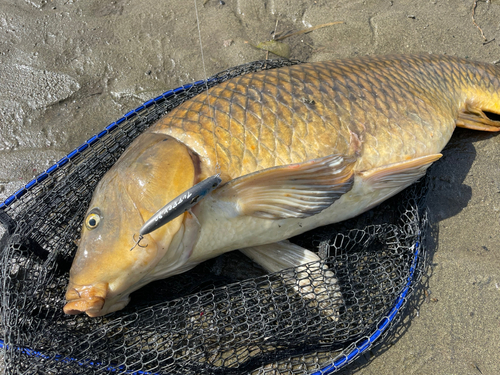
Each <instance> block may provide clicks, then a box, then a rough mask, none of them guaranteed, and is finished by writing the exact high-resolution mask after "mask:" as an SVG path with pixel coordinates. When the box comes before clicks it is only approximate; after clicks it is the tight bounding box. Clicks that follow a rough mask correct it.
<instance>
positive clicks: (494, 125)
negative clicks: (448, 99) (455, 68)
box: [456, 63, 500, 132]
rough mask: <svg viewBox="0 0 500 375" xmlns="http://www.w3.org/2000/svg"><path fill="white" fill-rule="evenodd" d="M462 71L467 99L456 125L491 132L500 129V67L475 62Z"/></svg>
mask: <svg viewBox="0 0 500 375" xmlns="http://www.w3.org/2000/svg"><path fill="white" fill-rule="evenodd" d="M467 68H468V69H467V70H466V71H465V72H462V77H464V78H463V80H464V81H465V85H464V86H465V87H464V91H463V92H464V94H465V100H464V101H463V104H462V106H461V108H460V110H459V114H458V118H457V121H456V126H458V127H461V128H467V129H474V130H482V131H489V132H497V131H500V67H498V66H495V65H488V64H481V63H474V64H471V65H468V66H467Z"/></svg>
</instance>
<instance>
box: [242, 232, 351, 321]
mask: <svg viewBox="0 0 500 375" xmlns="http://www.w3.org/2000/svg"><path fill="white" fill-rule="evenodd" d="M240 251H241V252H242V253H243V254H245V255H246V256H248V257H249V258H250V259H252V260H253V261H254V262H255V263H257V264H259V265H261V266H262V267H263V268H264V269H265V270H266V271H268V272H272V273H274V272H279V271H282V270H284V269H286V270H287V271H285V272H284V282H285V283H286V284H287V285H290V286H292V287H293V289H294V290H295V292H296V293H298V294H299V295H300V296H301V297H302V298H305V299H307V300H309V302H308V305H309V306H310V307H313V308H318V307H319V309H318V310H319V313H320V314H321V315H323V316H325V317H328V318H329V319H332V320H335V321H336V320H338V317H339V308H340V306H341V305H342V303H343V298H342V294H341V292H340V286H339V283H338V280H337V278H336V277H335V275H334V273H333V272H332V271H331V270H329V269H328V267H327V266H326V265H325V264H322V263H321V259H320V258H319V256H318V255H317V254H315V253H313V252H312V251H310V250H307V249H304V248H303V247H300V246H298V245H295V244H293V243H291V242H289V241H280V242H276V243H272V244H268V245H261V246H253V247H248V248H245V249H241V250H240ZM293 267H295V268H293Z"/></svg>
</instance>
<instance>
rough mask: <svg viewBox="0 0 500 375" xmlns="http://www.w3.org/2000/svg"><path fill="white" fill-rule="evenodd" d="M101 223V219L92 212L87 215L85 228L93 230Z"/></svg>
mask: <svg viewBox="0 0 500 375" xmlns="http://www.w3.org/2000/svg"><path fill="white" fill-rule="evenodd" d="M100 221H101V217H100V216H99V215H98V214H96V213H95V212H91V213H89V214H88V215H87V218H86V219H85V226H86V227H87V229H89V230H92V229H95V228H97V226H98V225H99V222H100Z"/></svg>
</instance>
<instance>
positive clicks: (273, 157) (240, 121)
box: [150, 56, 481, 178]
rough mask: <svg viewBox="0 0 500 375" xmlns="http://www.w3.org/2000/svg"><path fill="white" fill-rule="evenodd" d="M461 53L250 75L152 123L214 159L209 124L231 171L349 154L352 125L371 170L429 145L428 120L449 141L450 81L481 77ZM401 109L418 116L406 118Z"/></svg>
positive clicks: (455, 83)
mask: <svg viewBox="0 0 500 375" xmlns="http://www.w3.org/2000/svg"><path fill="white" fill-rule="evenodd" d="M458 61H459V59H454V58H449V57H447V58H446V60H443V59H441V58H436V57H434V56H412V57H405V58H401V57H400V58H398V59H395V58H393V57H383V58H376V57H375V58H374V57H371V58H359V59H352V60H349V61H347V62H343V61H340V62H339V61H335V62H325V63H312V64H301V65H295V66H291V67H285V68H281V69H277V70H268V71H264V72H257V73H252V74H249V75H244V76H241V77H236V78H234V79H232V80H229V81H227V82H225V83H223V84H221V85H218V86H216V87H214V88H212V89H210V90H209V91H208V93H202V94H200V95H199V96H198V97H196V98H194V99H193V100H192V101H189V102H186V103H183V104H182V105H180V106H179V107H177V108H175V109H174V110H173V111H172V112H171V114H170V116H168V117H166V118H165V119H164V120H163V121H160V122H159V123H158V124H157V125H155V126H153V127H152V128H151V129H150V131H152V132H162V133H165V134H169V135H173V136H174V137H176V138H178V139H179V138H182V139H185V140H183V142H184V143H185V144H186V145H187V146H189V147H190V148H192V149H193V150H195V151H196V152H198V153H199V154H200V155H204V156H205V157H207V158H208V159H210V165H212V166H213V165H215V164H216V161H215V159H216V157H215V152H214V145H213V141H214V136H213V129H214V126H215V132H216V136H217V139H218V141H217V148H218V150H219V152H218V157H219V158H220V160H219V162H220V164H221V165H222V166H223V169H224V170H225V172H226V173H228V174H229V175H230V176H231V178H234V177H238V176H241V175H244V174H247V173H251V172H254V171H255V170H259V169H265V168H269V167H273V166H279V165H285V164H289V163H293V162H299V161H301V160H307V159H313V158H318V157H323V156H325V155H328V154H330V153H332V151H335V152H337V153H339V154H349V153H350V151H349V142H350V138H351V137H350V132H352V133H355V134H357V135H358V137H362V138H363V140H364V149H365V150H367V151H366V153H365V154H364V155H363V158H362V160H360V162H359V163H360V168H361V169H369V168H371V167H373V166H374V165H377V164H380V163H386V164H389V163H394V162H397V161H399V160H400V159H401V158H409V157H415V156H419V155H422V154H423V153H426V152H429V150H428V148H429V147H428V144H429V143H430V142H431V140H429V139H428V138H429V135H428V134H427V136H424V135H425V134H426V124H432V126H433V130H432V131H433V136H434V138H440V139H442V140H443V142H441V143H440V144H439V146H438V148H440V147H441V144H443V143H446V142H447V141H448V140H449V137H450V136H451V132H452V130H453V129H452V128H453V127H451V126H450V122H453V121H454V117H455V116H456V111H457V110H458V106H457V105H455V106H453V105H452V101H453V99H454V98H456V97H457V95H458V94H457V89H456V88H455V87H457V86H458V89H459V88H460V84H461V83H462V82H464V81H465V80H466V78H467V77H468V78H469V79H474V80H476V81H478V80H480V79H481V76H478V74H468V73H467V72H465V70H464V69H458V66H457V65H456V64H455V65H453V63H456V62H458ZM423 64H427V65H428V67H426V68H425V69H424V68H423V67H422V66H423ZM433 74H434V75H435V76H433ZM448 81H449V82H448ZM256 92H260V95H256V94H255V93H256ZM443 97H445V98H446V99H447V100H445V101H443ZM438 99H439V105H438V106H436V105H434V104H433V103H434V102H436V101H437V100H438ZM207 103H209V104H207ZM312 103H314V104H312ZM457 104H458V103H457ZM186 110H187V111H188V112H186ZM408 113H413V114H415V115H416V116H415V118H414V120H416V121H409V119H408V116H407V114H408ZM200 114H201V115H200ZM200 116H201V117H200ZM214 118H215V121H213V119H214ZM214 122H215V124H214ZM195 124H196V125H195ZM235 129H236V130H237V131H233V130H235ZM182 133H185V134H189V136H188V137H185V136H182V135H181V134H182ZM188 138H189V139H188ZM385 140H390V142H387V141H385ZM415 140H417V142H416V144H415V142H414V141H415ZM381 143H384V144H385V145H389V146H390V147H385V148H384V147H381V146H380V144H381ZM381 159H382V160H381ZM212 172H214V171H213V170H212V171H210V172H207V174H209V173H212Z"/></svg>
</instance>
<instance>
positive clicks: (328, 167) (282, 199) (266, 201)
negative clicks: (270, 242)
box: [216, 155, 355, 219]
mask: <svg viewBox="0 0 500 375" xmlns="http://www.w3.org/2000/svg"><path fill="white" fill-rule="evenodd" d="M354 162H355V159H354V158H349V157H343V156H340V155H329V156H326V157H324V158H320V159H314V160H310V161H306V162H304V163H298V164H289V165H285V166H281V167H274V168H269V169H264V170H262V171H258V172H255V173H251V174H248V175H246V176H242V177H239V178H236V179H234V180H232V181H230V182H228V183H227V184H226V185H224V186H223V187H221V188H219V189H218V190H217V191H216V194H217V195H218V198H219V199H222V200H234V201H236V203H237V206H238V210H239V211H240V213H241V214H242V215H247V216H254V217H260V218H266V219H286V218H303V217H308V216H312V215H315V214H317V213H319V212H321V211H323V210H324V209H325V208H328V207H330V206H331V205H332V204H333V202H335V201H336V200H337V199H339V198H340V197H341V196H342V195H343V194H345V193H347V192H348V191H349V190H350V189H351V187H352V184H353V180H354V178H353V171H352V168H353V165H354Z"/></svg>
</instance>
